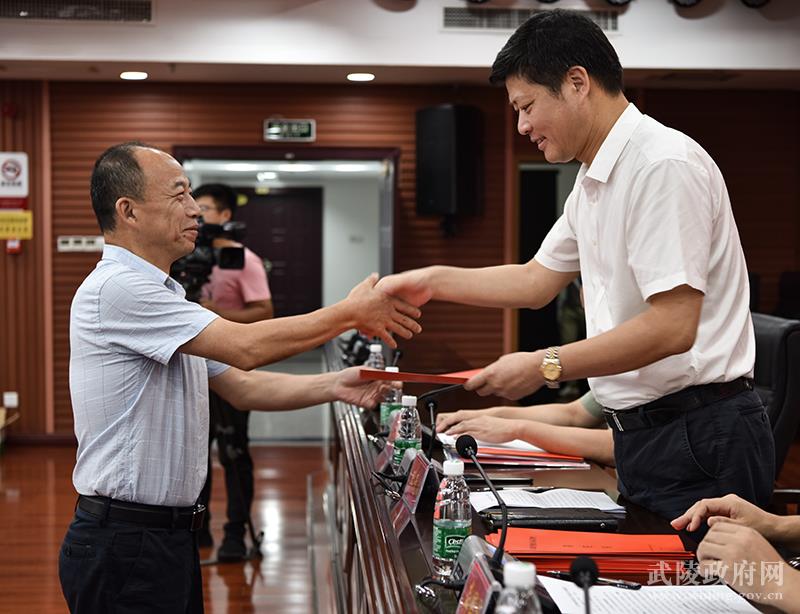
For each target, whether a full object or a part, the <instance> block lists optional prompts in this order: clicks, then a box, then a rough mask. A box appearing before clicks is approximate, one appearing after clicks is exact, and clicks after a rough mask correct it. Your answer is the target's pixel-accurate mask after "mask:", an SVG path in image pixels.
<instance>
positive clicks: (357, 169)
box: [333, 164, 369, 173]
mask: <svg viewBox="0 0 800 614" xmlns="http://www.w3.org/2000/svg"><path fill="white" fill-rule="evenodd" d="M333 170H335V171H336V172H337V173H362V172H364V171H367V170H369V167H368V166H367V165H366V164H334V166H333Z"/></svg>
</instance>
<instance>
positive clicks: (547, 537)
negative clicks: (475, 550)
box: [486, 527, 691, 556]
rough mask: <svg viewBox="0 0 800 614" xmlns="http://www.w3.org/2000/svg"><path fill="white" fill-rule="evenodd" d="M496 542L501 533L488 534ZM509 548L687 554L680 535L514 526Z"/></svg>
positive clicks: (541, 551)
mask: <svg viewBox="0 0 800 614" xmlns="http://www.w3.org/2000/svg"><path fill="white" fill-rule="evenodd" d="M486 539H487V541H488V542H489V543H490V544H494V545H497V542H498V541H499V539H500V536H499V534H496V533H495V534H492V535H488V536H487V537H486ZM506 550H508V551H509V552H511V553H514V554H516V553H534V554H556V555H557V554H569V555H575V556H577V555H579V554H677V555H688V556H691V553H689V552H686V549H685V548H684V547H683V542H682V541H681V538H680V537H678V536H677V535H675V534H673V535H669V534H667V535H652V534H646V535H625V534H621V533H616V534H608V533H592V532H588V531H556V530H551V529H524V528H519V527H511V528H509V529H508V535H507V536H506Z"/></svg>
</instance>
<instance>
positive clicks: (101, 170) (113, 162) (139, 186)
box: [89, 141, 156, 232]
mask: <svg viewBox="0 0 800 614" xmlns="http://www.w3.org/2000/svg"><path fill="white" fill-rule="evenodd" d="M143 148H144V149H156V148H155V147H151V146H150V145H146V144H144V143H140V142H138V141H128V142H127V143H120V144H119V145H114V146H113V147H109V148H108V149H106V150H105V151H104V152H103V153H102V154H100V157H99V158H97V161H96V162H95V163H94V170H93V171H92V180H91V186H90V189H89V191H90V194H91V197H92V208H93V209H94V214H95V216H96V217H97V223H98V225H99V226H100V231H101V232H111V231H113V230H114V228H116V225H117V219H116V208H115V205H116V202H117V200H119V199H120V198H122V197H124V196H127V197H129V198H133V199H135V200H144V197H145V190H146V188H147V183H146V179H145V176H144V172H143V171H142V167H141V166H140V165H139V162H138V161H137V160H136V150H137V149H143Z"/></svg>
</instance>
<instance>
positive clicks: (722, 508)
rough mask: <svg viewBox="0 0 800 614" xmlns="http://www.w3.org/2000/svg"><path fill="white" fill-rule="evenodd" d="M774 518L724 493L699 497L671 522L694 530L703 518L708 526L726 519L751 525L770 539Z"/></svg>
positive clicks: (772, 515) (673, 524)
mask: <svg viewBox="0 0 800 614" xmlns="http://www.w3.org/2000/svg"><path fill="white" fill-rule="evenodd" d="M776 518H777V517H776V516H775V515H774V514H770V513H769V512H765V511H764V510H762V509H761V508H759V507H756V506H755V505H753V504H752V503H749V502H747V501H745V500H744V499H742V498H741V497H738V496H736V495H725V496H724V497H720V498H716V499H701V500H700V501H698V502H697V503H695V504H694V505H693V506H692V507H690V508H689V509H688V510H686V512H685V513H684V514H683V515H682V516H679V517H678V518H676V519H675V520H673V521H672V523H671V524H672V527H673V528H674V529H677V530H681V529H686V530H687V531H696V530H697V529H699V528H700V526H701V524H702V522H703V521H704V520H708V525H709V526H714V524H715V523H716V522H718V521H721V520H728V521H730V522H735V523H737V524H742V525H745V526H748V527H751V528H753V529H755V530H756V531H758V532H759V533H761V534H762V535H764V536H765V537H766V538H767V539H770V537H771V535H772V528H773V527H774V524H775V523H774V521H775V520H776Z"/></svg>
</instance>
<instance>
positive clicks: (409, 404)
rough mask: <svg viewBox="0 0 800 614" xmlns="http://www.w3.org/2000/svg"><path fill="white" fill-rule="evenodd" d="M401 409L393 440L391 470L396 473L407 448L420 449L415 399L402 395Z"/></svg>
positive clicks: (420, 433)
mask: <svg viewBox="0 0 800 614" xmlns="http://www.w3.org/2000/svg"><path fill="white" fill-rule="evenodd" d="M402 404H403V407H402V408H401V409H400V428H399V429H398V430H397V438H396V439H395V440H394V456H393V457H392V469H394V470H395V471H397V470H398V469H399V468H400V463H401V462H402V460H403V455H404V454H405V453H406V450H407V449H408V448H416V449H417V450H421V449H422V425H421V424H420V422H419V414H418V413H417V397H413V396H410V395H403V399H402Z"/></svg>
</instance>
